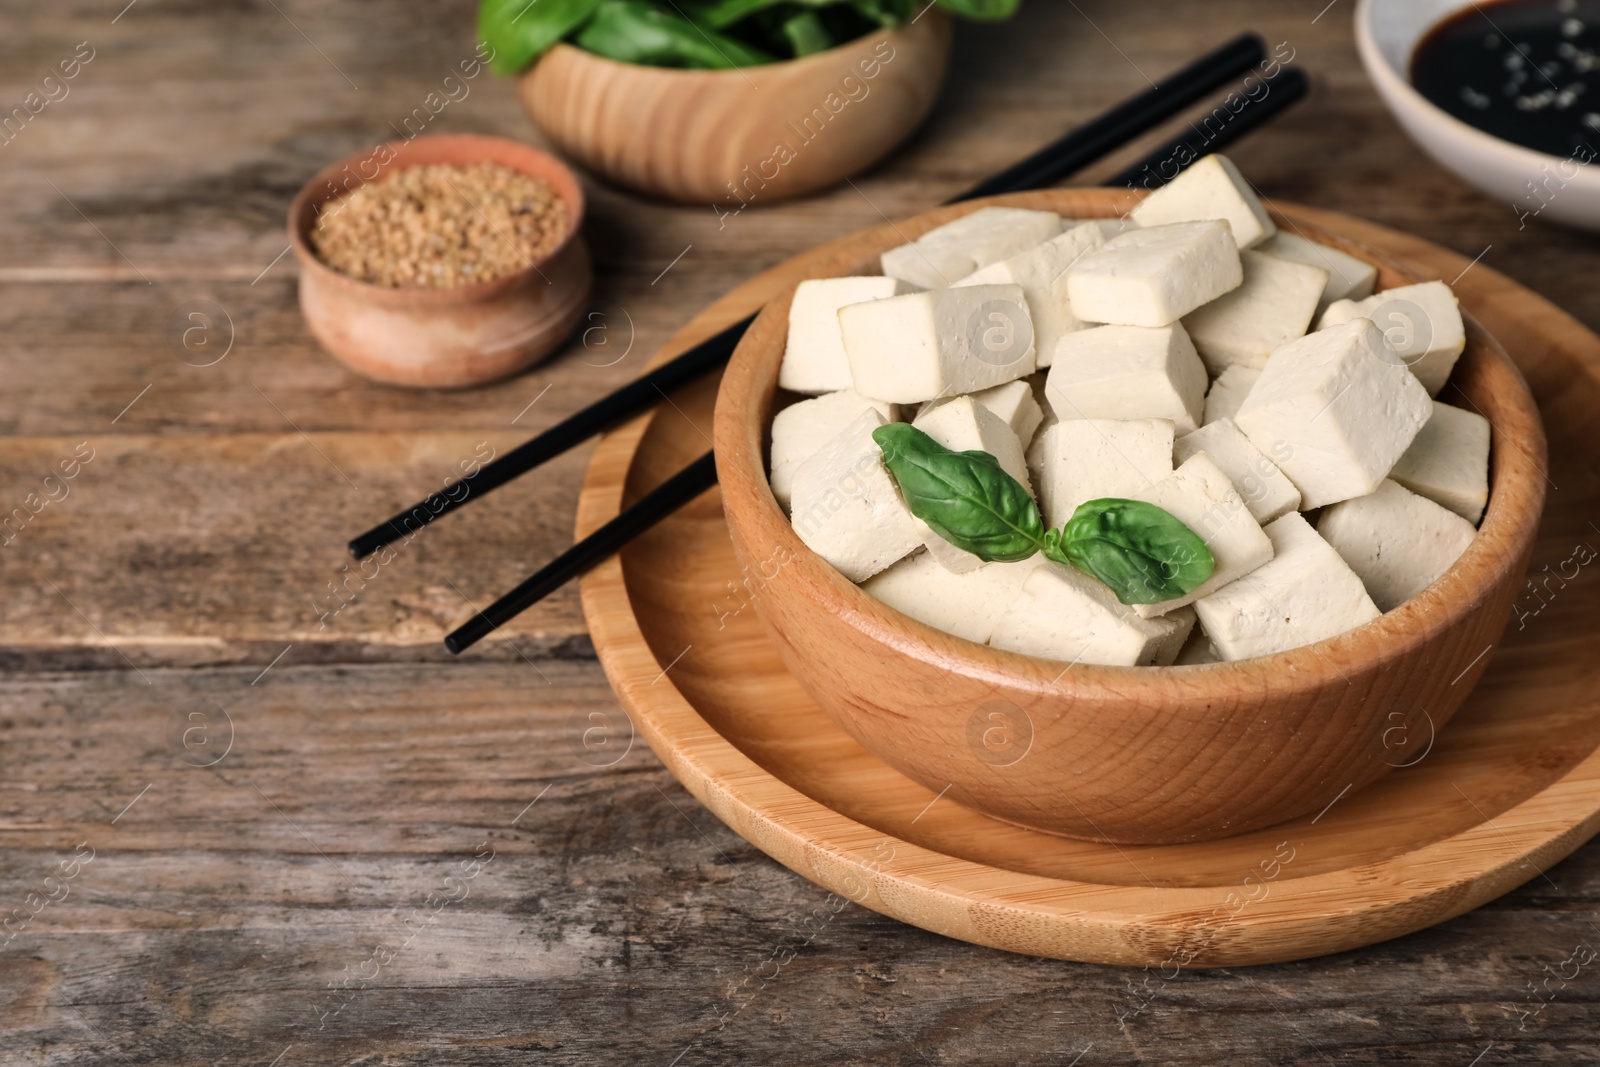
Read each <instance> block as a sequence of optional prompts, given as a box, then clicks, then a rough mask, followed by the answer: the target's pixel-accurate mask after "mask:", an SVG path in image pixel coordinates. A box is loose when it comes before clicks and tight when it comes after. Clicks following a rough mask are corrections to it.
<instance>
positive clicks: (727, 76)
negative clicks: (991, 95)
mask: <svg viewBox="0 0 1600 1067" xmlns="http://www.w3.org/2000/svg"><path fill="white" fill-rule="evenodd" d="M924 18H926V19H927V20H928V22H929V23H930V24H936V23H944V24H945V25H947V26H948V24H949V21H950V16H948V15H946V14H945V13H944V12H943V11H942V10H940V9H939V8H938V7H935V6H933V5H932V4H930V5H929V6H928V8H927V9H926V10H925V12H924V14H923V15H919V16H917V17H916V18H914V19H912V20H911V21H910V22H907V23H903V24H901V25H899V26H890V27H880V28H878V29H876V30H868V31H867V32H866V33H863V34H862V35H861V36H859V37H852V38H851V39H850V40H848V41H840V42H839V43H838V44H836V45H834V46H833V47H832V48H826V49H823V50H822V51H821V52H813V53H811V54H810V55H808V56H796V57H794V58H793V59H780V60H778V61H777V62H775V63H758V64H756V65H755V66H751V67H728V68H727V69H725V70H706V69H702V68H699V67H657V66H652V65H651V64H649V63H629V62H627V61H626V60H621V59H612V58H611V57H610V56H602V55H600V54H598V53H596V52H591V51H589V50H588V49H586V48H579V47H578V46H577V45H575V44H572V43H571V42H569V41H557V42H556V43H555V44H553V45H551V46H550V47H549V48H547V49H545V51H544V53H543V54H541V55H540V56H539V57H538V58H537V59H535V60H534V61H533V62H532V63H529V64H528V65H527V66H526V67H523V68H522V69H521V70H519V71H517V73H516V74H515V75H514V77H517V78H527V77H530V76H531V75H532V74H533V72H534V71H535V70H537V69H538V68H539V66H540V65H541V64H542V63H544V62H545V60H547V59H549V58H550V57H552V56H560V57H561V58H562V59H563V60H565V61H567V62H580V61H585V62H593V63H594V64H596V65H597V66H600V67H602V68H614V69H615V70H616V71H632V72H634V74H635V75H638V74H640V73H644V74H655V75H660V76H661V77H662V79H663V80H664V81H673V80H676V81H679V82H687V81H689V80H690V79H694V78H705V79H710V78H715V79H718V80H721V81H730V82H731V81H733V80H735V79H738V80H743V81H748V80H749V78H748V73H749V72H750V71H753V70H754V71H762V70H785V71H788V70H796V69H799V68H801V67H804V66H807V65H810V66H823V65H824V64H825V63H827V62H829V61H830V60H832V59H836V58H838V54H839V53H841V52H844V51H846V50H847V49H852V48H859V47H860V46H861V45H862V44H864V43H866V42H868V41H876V40H889V39H891V38H904V37H906V36H909V35H910V34H911V33H912V32H914V31H913V27H915V26H916V25H917V23H919V22H921V21H923V19H924Z"/></svg>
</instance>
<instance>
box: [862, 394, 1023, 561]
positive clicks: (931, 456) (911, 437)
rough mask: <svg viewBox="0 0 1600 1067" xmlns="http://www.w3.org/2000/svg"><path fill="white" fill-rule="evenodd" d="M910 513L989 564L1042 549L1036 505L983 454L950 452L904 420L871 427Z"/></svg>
mask: <svg viewBox="0 0 1600 1067" xmlns="http://www.w3.org/2000/svg"><path fill="white" fill-rule="evenodd" d="M872 439H873V440H874V441H876V442H877V443H878V447H879V448H880V449H881V450H882V451H883V464H884V466H885V467H887V468H888V470H889V474H890V475H891V476H893V478H894V480H895V484H896V485H898V486H899V487H900V495H901V496H902V497H904V498H905V502H906V507H908V508H910V509H911V514H913V515H915V516H916V517H917V518H919V519H921V520H922V521H923V522H925V523H927V524H928V525H929V526H930V527H932V529H933V532H934V533H936V534H938V535H939V536H940V537H942V538H944V539H945V540H946V541H949V542H950V543H951V544H953V545H955V546H956V547H957V548H960V549H965V550H966V551H968V552H971V553H972V554H973V555H975V556H977V557H978V558H979V559H982V560H987V561H989V562H997V561H998V562H1006V563H1010V562H1015V561H1017V560H1023V559H1027V558H1028V557H1029V556H1031V555H1033V554H1034V553H1036V552H1038V551H1039V550H1040V549H1041V548H1043V547H1044V536H1045V529H1044V520H1042V519H1041V518H1040V517H1039V507H1038V505H1036V504H1035V503H1034V502H1033V498H1032V497H1031V496H1029V495H1028V490H1027V489H1025V488H1023V486H1022V484H1021V483H1020V482H1018V481H1017V480H1016V479H1015V478H1013V477H1011V475H1009V474H1007V473H1006V472H1005V471H1003V470H1001V469H1000V462H999V461H998V460H996V459H995V458H994V457H993V456H991V455H990V454H989V453H987V452H955V451H952V450H950V449H948V448H945V447H944V446H943V445H941V444H940V443H939V442H937V441H935V440H934V439H933V438H931V437H929V436H928V435H927V434H925V433H923V432H922V431H921V430H919V429H917V428H916V427H914V426H911V425H909V424H907V423H904V422H891V423H889V424H887V425H885V426H880V427H878V428H877V429H876V430H873V431H872Z"/></svg>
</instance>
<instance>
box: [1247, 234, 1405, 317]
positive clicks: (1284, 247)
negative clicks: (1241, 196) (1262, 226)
mask: <svg viewBox="0 0 1600 1067" xmlns="http://www.w3.org/2000/svg"><path fill="white" fill-rule="evenodd" d="M1255 250H1256V251H1257V252H1265V253H1266V254H1267V255H1269V256H1277V257H1278V258H1279V259H1286V260H1288V261H1289V262H1291V263H1304V264H1305V265H1306V266H1308V267H1321V268H1322V269H1323V270H1325V271H1327V272H1328V280H1327V281H1326V282H1324V283H1323V286H1322V299H1321V300H1319V301H1318V302H1317V310H1318V311H1321V310H1323V309H1325V308H1326V307H1327V306H1328V305H1329V304H1331V303H1333V302H1334V301H1335V300H1361V299H1363V298H1365V297H1368V296H1371V295H1372V290H1373V288H1374V287H1375V286H1376V285H1377V284H1378V268H1377V267H1374V266H1373V265H1372V264H1371V263H1368V262H1367V261H1366V260H1364V259H1357V258H1356V257H1355V256H1352V255H1350V254H1348V253H1345V252H1341V251H1339V250H1338V249H1337V248H1330V247H1328V246H1327V245H1324V244H1318V243H1317V242H1315V241H1309V240H1307V239H1306V238H1304V237H1301V236H1300V235H1299V234H1297V233H1290V232H1289V231H1287V230H1279V231H1278V232H1277V233H1275V234H1273V235H1272V236H1271V237H1268V238H1267V239H1266V240H1265V241H1262V242H1261V243H1260V244H1258V245H1256V247H1255Z"/></svg>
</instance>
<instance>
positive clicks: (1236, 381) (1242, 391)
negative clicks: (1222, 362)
mask: <svg viewBox="0 0 1600 1067" xmlns="http://www.w3.org/2000/svg"><path fill="white" fill-rule="evenodd" d="M1260 377H1261V371H1260V370H1258V369H1256V368H1254V367H1245V366H1241V365H1239V364H1237V363H1235V364H1234V365H1233V366H1231V367H1229V368H1228V369H1227V370H1224V371H1223V372H1222V373H1221V374H1219V375H1217V380H1216V381H1214V382H1212V383H1211V389H1210V391H1209V392H1207V393H1206V422H1207V423H1213V422H1216V421H1218V420H1219V419H1231V418H1233V417H1234V416H1235V415H1237V414H1238V413H1239V409H1240V408H1242V407H1243V406H1244V398H1245V397H1247V396H1249V395H1250V390H1251V388H1252V387H1253V386H1254V385H1255V384H1256V379H1257V378H1260Z"/></svg>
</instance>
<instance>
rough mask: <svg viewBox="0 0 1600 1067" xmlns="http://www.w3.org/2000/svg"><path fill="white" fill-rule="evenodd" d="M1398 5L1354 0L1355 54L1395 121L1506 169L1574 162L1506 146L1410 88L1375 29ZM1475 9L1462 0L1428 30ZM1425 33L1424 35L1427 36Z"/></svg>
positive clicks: (1411, 48) (1598, 181) (1409, 50)
mask: <svg viewBox="0 0 1600 1067" xmlns="http://www.w3.org/2000/svg"><path fill="white" fill-rule="evenodd" d="M1389 2H1394V0H1356V11H1355V29H1356V51H1357V52H1358V53H1359V54H1360V56H1361V63H1362V66H1363V67H1365V68H1366V71H1367V77H1369V78H1370V79H1372V81H1373V82H1374V83H1375V84H1376V86H1377V88H1378V90H1379V92H1378V95H1379V96H1380V97H1382V98H1383V101H1384V103H1385V104H1386V105H1387V106H1388V108H1389V109H1390V110H1391V111H1393V112H1394V113H1395V114H1396V116H1397V117H1403V116H1402V115H1401V112H1402V111H1407V112H1409V113H1410V115H1411V116H1412V117H1413V118H1414V119H1416V120H1417V121H1420V122H1426V123H1429V124H1430V125H1432V126H1433V127H1435V128H1436V129H1437V130H1438V131H1439V133H1440V134H1441V135H1442V136H1446V137H1450V138H1452V139H1453V140H1454V141H1456V142H1457V143H1458V144H1459V145H1461V146H1462V147H1464V148H1467V149H1469V150H1472V151H1476V152H1478V153H1480V154H1487V155H1491V156H1497V157H1499V158H1500V159H1501V161H1502V162H1503V163H1505V164H1506V165H1507V166H1510V167H1515V168H1516V169H1517V170H1521V171H1530V172H1538V171H1542V170H1544V169H1547V168H1549V167H1551V166H1558V165H1560V164H1562V163H1567V162H1570V161H1571V159H1572V157H1571V156H1558V155H1553V154H1551V153H1549V152H1541V151H1539V150H1538V149H1536V148H1528V147H1526V146H1525V145H1519V144H1517V143H1516V142H1515V141H1507V140H1505V139H1504V138H1501V137H1496V136H1494V134H1491V133H1486V132H1484V131H1483V130H1480V129H1478V128H1477V127H1476V126H1474V125H1472V124H1471V123H1468V122H1463V121H1462V120H1461V119H1459V118H1457V117H1456V116H1454V115H1452V114H1450V112H1448V111H1446V110H1445V109H1444V108H1442V107H1440V106H1439V105H1438V104H1435V103H1434V102H1433V101H1432V100H1429V99H1428V98H1427V97H1426V96H1423V95H1422V94H1421V93H1420V92H1418V91H1417V88H1416V86H1414V85H1412V84H1411V78H1410V75H1409V73H1408V72H1406V71H1398V70H1395V68H1394V66H1393V65H1392V64H1391V63H1390V62H1389V59H1388V57H1387V56H1385V55H1384V54H1383V48H1382V47H1381V46H1380V45H1379V44H1378V38H1377V33H1376V31H1375V29H1374V25H1373V23H1374V20H1375V15H1374V14H1373V12H1374V10H1375V9H1376V8H1377V6H1378V5H1379V4H1380V3H1389ZM1473 6H1476V5H1474V4H1473V3H1472V0H1461V3H1460V5H1459V6H1458V7H1457V8H1455V9H1454V10H1452V11H1451V12H1450V13H1449V14H1447V15H1444V16H1442V17H1441V18H1438V19H1435V20H1434V21H1433V22H1431V23H1429V24H1428V27H1427V29H1428V30H1431V29H1432V28H1433V27H1435V26H1437V25H1439V24H1440V22H1442V21H1444V20H1445V19H1449V18H1453V17H1455V15H1456V14H1457V13H1459V12H1460V11H1461V10H1463V9H1465V8H1468V7H1473ZM1425 34H1426V31H1424V35H1425ZM1421 40H1422V36H1418V37H1416V38H1414V39H1412V40H1410V41H1407V42H1406V46H1405V47H1406V55H1407V57H1408V58H1409V57H1410V56H1411V55H1412V54H1413V53H1414V52H1415V50H1416V46H1417V44H1418V43H1419V42H1420V41H1421ZM1583 175H1584V170H1583V169H1582V168H1580V169H1579V171H1578V172H1577V174H1576V175H1574V176H1571V177H1568V176H1566V175H1563V178H1564V179H1565V180H1566V181H1582V180H1584V179H1583ZM1593 184H1594V185H1596V186H1600V175H1597V176H1596V177H1595V178H1594V179H1593Z"/></svg>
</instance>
